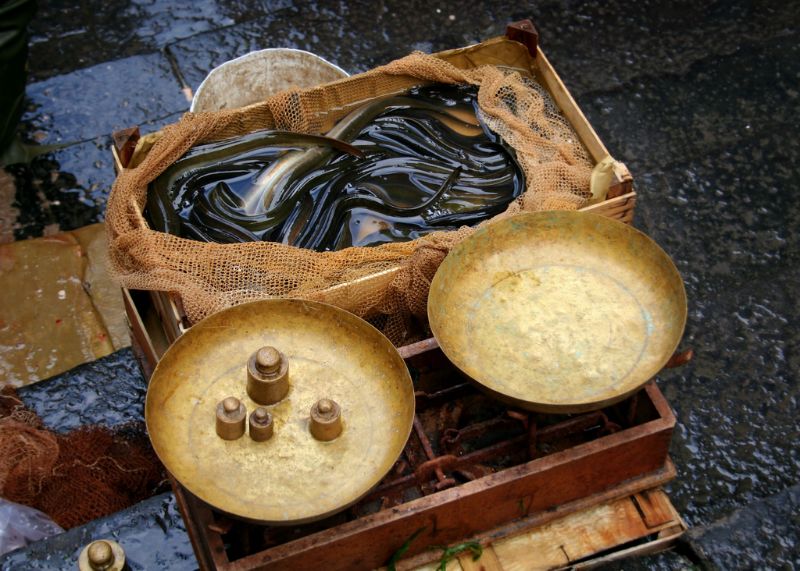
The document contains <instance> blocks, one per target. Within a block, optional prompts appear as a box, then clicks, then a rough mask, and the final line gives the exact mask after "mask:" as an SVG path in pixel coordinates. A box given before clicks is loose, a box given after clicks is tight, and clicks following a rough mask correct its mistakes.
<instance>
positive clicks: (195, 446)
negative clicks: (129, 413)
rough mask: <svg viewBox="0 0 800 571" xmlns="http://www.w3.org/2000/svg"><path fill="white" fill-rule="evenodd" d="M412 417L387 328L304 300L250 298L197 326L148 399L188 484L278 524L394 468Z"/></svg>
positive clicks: (346, 495) (152, 425)
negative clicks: (386, 332)
mask: <svg viewBox="0 0 800 571" xmlns="http://www.w3.org/2000/svg"><path fill="white" fill-rule="evenodd" d="M264 347H271V348H273V349H276V350H277V351H274V350H273V349H265V350H264V351H261V352H259V350H260V349H262V348H264ZM254 368H255V369H257V370H254ZM251 377H252V378H251ZM286 380H288V386H287V385H285V384H284V388H288V392H287V391H285V390H283V389H280V386H279V385H281V383H284V382H285V381H286ZM265 387H266V390H262V389H265ZM276 387H277V388H276ZM251 394H252V395H254V396H256V398H257V400H258V402H257V401H255V400H253V398H251ZM230 397H233V399H231V398H230ZM269 400H276V401H277V402H274V403H267V404H264V402H265V401H269ZM236 401H238V402H236ZM240 407H241V410H240ZM259 407H260V410H257V409H259ZM312 408H313V409H314V411H312ZM312 415H314V419H313V420H312V418H311V417H312ZM332 415H336V416H335V419H334V416H332ZM245 417H246V418H247V420H246V421H245V420H244V419H245ZM331 419H334V420H335V421H336V423H338V424H335V425H334V424H331V422H332V420H331ZM413 419H414V389H413V385H412V382H411V377H410V375H409V373H408V369H407V368H406V365H405V363H404V362H403V359H402V358H401V357H400V355H399V353H398V352H397V350H396V349H395V348H394V346H392V344H391V343H390V342H389V340H388V339H386V337H384V336H383V335H382V334H381V333H380V332H379V331H378V330H377V329H375V328H374V327H372V326H371V325H369V324H368V323H367V322H365V321H363V320H362V319H359V318H358V317H356V316H354V315H352V314H350V313H348V312H346V311H344V310H341V309H338V308H335V307H333V306H330V305H326V304H322V303H317V302H308V301H300V300H279V299H274V300H266V301H257V302H252V303H247V304H243V305H239V306H236V307H232V308H230V309H226V310H223V311H221V312H219V313H216V314H214V315H212V316H210V317H208V318H206V319H204V320H203V321H201V322H200V323H198V324H196V325H195V326H193V327H192V328H191V329H190V330H189V331H188V332H187V333H185V334H184V335H183V336H182V337H180V338H179V339H178V340H177V341H176V342H175V343H174V344H173V345H172V346H171V347H170V348H169V350H168V351H167V352H166V353H165V354H164V356H163V358H162V359H161V361H160V362H159V363H158V366H157V367H156V369H155V371H154V373H153V377H152V379H151V381H150V386H149V389H148V391H147V401H146V405H145V420H146V422H147V430H148V432H149V434H150V439H151V440H152V443H153V448H154V449H155V451H156V453H157V454H158V457H159V458H160V459H161V461H162V462H163V463H164V465H165V466H166V468H167V470H169V471H170V473H172V475H173V476H174V477H175V478H176V479H177V480H178V481H179V482H180V483H181V485H183V486H184V487H185V488H186V489H188V490H189V491H190V492H191V493H192V494H194V495H195V496H197V497H198V498H200V499H201V500H202V501H204V502H206V503H207V504H209V505H211V506H212V507H214V508H217V509H219V510H221V511H223V512H225V513H228V514H230V515H233V516H236V517H239V518H243V519H246V520H250V521H254V522H258V523H267V524H271V525H281V524H297V523H305V522H309V521H313V520H316V519H321V518H323V517H325V516H328V515H331V514H333V513H335V512H338V511H340V510H342V509H344V508H346V507H347V506H349V505H351V504H353V503H354V502H356V501H357V500H358V499H360V498H361V497H362V496H363V495H364V494H366V493H367V492H368V491H369V490H370V489H371V488H372V487H374V486H375V485H376V484H377V483H378V482H379V481H380V480H381V479H382V478H383V476H384V475H385V474H386V473H387V472H388V471H389V470H390V469H391V467H392V465H393V464H394V462H395V461H396V460H397V458H398V456H399V455H400V453H401V452H402V450H403V447H404V446H405V444H406V440H407V439H408V436H409V434H410V432H411V426H412V423H413ZM332 427H333V428H332ZM226 438H227V439H226Z"/></svg>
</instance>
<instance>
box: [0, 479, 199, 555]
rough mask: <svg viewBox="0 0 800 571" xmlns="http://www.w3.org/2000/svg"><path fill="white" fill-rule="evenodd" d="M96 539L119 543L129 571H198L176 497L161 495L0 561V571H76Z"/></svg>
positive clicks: (34, 544) (168, 494)
mask: <svg viewBox="0 0 800 571" xmlns="http://www.w3.org/2000/svg"><path fill="white" fill-rule="evenodd" d="M98 539H113V540H114V541H116V542H117V543H119V544H120V545H121V546H122V548H123V549H124V550H125V560H126V563H127V565H128V566H129V567H130V569H131V571H150V570H154V569H169V570H170V571H190V570H195V569H197V568H198V565H197V560H196V559H195V557H194V552H193V551H192V545H191V543H190V542H189V536H188V535H187V534H186V528H185V527H184V525H183V520H181V515H180V512H179V511H178V506H177V504H176V503H175V496H173V495H172V493H166V494H161V495H159V496H154V497H152V498H150V499H149V500H145V501H143V502H140V503H138V504H136V505H135V506H132V507H130V508H128V509H125V510H122V511H120V512H117V513H115V514H113V515H110V516H108V517H104V518H100V519H96V520H94V521H93V522H91V523H88V524H86V525H84V526H81V527H76V528H74V529H71V530H69V531H67V532H65V533H62V534H60V535H57V536H55V537H51V538H49V539H45V540H42V541H38V542H36V543H33V544H31V545H29V546H27V547H24V548H21V549H17V550H16V551H12V552H11V553H9V554H7V555H5V556H0V570H2V571H12V570H13V571H17V570H19V569H26V570H30V571H60V570H62V569H77V568H78V556H79V555H80V553H81V550H82V549H83V548H84V546H86V545H88V544H89V543H91V542H92V541H95V540H98Z"/></svg>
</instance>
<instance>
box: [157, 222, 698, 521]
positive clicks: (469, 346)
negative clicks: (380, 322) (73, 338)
mask: <svg viewBox="0 0 800 571" xmlns="http://www.w3.org/2000/svg"><path fill="white" fill-rule="evenodd" d="M428 317H429V320H430V325H431V329H432V331H433V333H434V335H435V337H436V339H437V341H438V342H439V345H440V346H441V348H442V350H443V351H444V353H445V355H446V356H447V357H448V358H449V359H450V360H451V361H452V362H453V363H454V364H455V365H456V366H457V367H458V368H459V369H460V370H461V371H462V372H464V373H465V374H466V375H467V376H469V377H470V378H471V379H472V380H473V381H475V382H476V383H478V385H479V386H480V387H481V388H482V389H484V390H486V391H487V392H489V393H490V394H492V395H494V396H496V397H497V398H498V399H500V400H503V401H505V402H508V403H509V404H511V405H513V406H519V407H521V408H525V409H528V410H532V411H540V412H547V413H574V412H582V411H587V410H594V409H597V408H602V407H604V406H608V405H610V404H613V403H614V402H617V401H619V400H622V399H624V398H625V397H626V396H628V395H629V394H631V393H633V392H634V391H636V390H637V389H639V388H640V387H641V386H642V385H643V384H644V383H646V382H647V381H649V380H650V379H651V378H652V377H653V376H654V375H655V374H656V373H658V371H659V370H660V369H661V368H662V367H663V366H664V364H665V363H666V362H667V360H668V359H669V358H670V357H671V356H672V354H673V352H674V351H675V349H676V348H677V345H678V342H679V341H680V338H681V336H682V333H683V329H684V326H685V322H686V294H685V291H684V288H683V282H682V281H681V278H680V275H679V274H678V272H677V270H676V268H675V266H674V264H673V263H672V261H671V260H670V259H669V257H668V256H667V255H666V254H665V253H664V252H663V250H661V249H660V248H659V247H658V246H657V245H656V244H655V243H654V242H653V241H652V240H650V239H649V238H648V237H647V236H645V235H644V234H642V233H640V232H638V231H636V230H634V229H633V228H631V227H629V226H627V225H625V224H622V223H620V222H616V221H613V220H609V219H607V218H604V217H601V216H595V215H590V214H586V213H577V212H541V213H534V214H522V215H517V216H513V217H510V218H507V219H504V220H501V221H498V222H495V223H492V224H488V225H486V226H484V227H482V228H480V229H479V230H477V231H476V232H475V233H474V234H473V235H472V236H471V237H469V238H468V239H466V240H464V241H462V242H461V243H459V244H458V245H457V246H456V247H454V248H453V250H452V251H451V252H450V254H449V255H448V256H447V258H446V259H445V260H444V262H443V263H442V265H441V266H440V268H439V270H438V271H437V273H436V275H435V277H434V280H433V282H432V284H431V290H430V295H429V299H428ZM145 418H146V422H147V428H148V431H149V434H150V438H151V441H152V443H153V448H154V449H155V451H156V453H157V454H158V456H159V458H160V459H161V461H162V462H163V463H164V465H165V466H166V468H167V469H168V470H169V471H170V472H171V473H172V475H173V476H174V477H175V478H176V479H177V480H178V481H179V482H180V483H181V484H182V485H183V486H184V487H185V488H186V489H187V490H188V491H189V492H191V493H192V494H194V495H195V496H196V497H198V498H199V499H201V500H202V501H204V502H206V503H207V504H209V505H211V506H213V507H215V508H217V509H219V510H221V511H223V512H225V513H227V514H230V515H232V516H235V517H239V518H242V519H245V520H249V521H254V522H258V523H264V524H270V525H287V524H301V523H307V522H311V521H315V520H318V519H322V518H324V517H326V516H329V515H332V514H334V513H337V512H339V511H341V510H342V509H345V508H346V507H348V506H349V505H352V504H353V503H355V502H356V501H358V500H359V499H360V498H361V497H363V496H364V495H365V494H366V493H367V492H368V491H369V490H370V489H372V488H373V487H374V486H375V485H376V484H377V483H378V482H379V481H380V480H381V479H382V478H383V477H384V476H385V475H386V474H387V473H388V471H389V470H390V469H391V467H392V465H393V464H394V462H395V461H396V460H397V458H398V457H399V455H400V454H401V453H402V450H403V448H404V446H405V444H406V441H407V439H408V436H409V434H410V432H411V427H412V424H413V418H414V389H413V385H412V382H411V378H410V375H409V373H408V370H407V368H406V366H405V363H404V362H403V360H402V358H401V357H400V355H399V353H398V352H397V350H396V349H395V348H394V347H393V346H392V345H391V343H390V342H389V340H388V339H386V338H385V337H384V336H383V335H382V334H381V333H380V332H379V331H377V330H376V329H374V328H373V327H372V326H371V325H369V324H368V323H366V322H365V321H363V320H361V319H359V318H357V317H355V316H354V315H352V314H350V313H347V312H345V311H343V310H340V309H338V308H335V307H332V306H329V305H325V304H321V303H316V302H306V301H300V300H291V299H286V300H279V299H274V300H265V301H258V302H252V303H247V304H243V305H239V306H236V307H233V308H229V309H226V310H223V311H221V312H219V313H216V314H214V315H212V316H210V317H208V318H206V319H205V320H203V321H201V322H200V323H198V324H197V325H195V326H193V327H192V328H191V329H190V330H189V331H188V332H187V333H186V334H184V335H183V336H182V337H180V338H179V339H178V340H177V341H176V342H175V343H174V344H173V345H172V346H171V347H170V348H169V350H168V351H167V352H166V353H165V354H164V356H163V358H162V359H161V361H160V362H159V364H158V366H157V367H156V370H155V372H154V373H153V377H152V379H151V381H150V387H149V389H148V393H147V401H146V406H145Z"/></svg>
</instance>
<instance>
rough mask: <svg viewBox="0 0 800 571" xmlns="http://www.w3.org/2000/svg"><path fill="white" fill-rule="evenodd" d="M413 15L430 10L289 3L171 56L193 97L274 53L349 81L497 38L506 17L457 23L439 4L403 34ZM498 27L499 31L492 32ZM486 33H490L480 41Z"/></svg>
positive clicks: (185, 44) (496, 14)
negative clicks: (205, 84)
mask: <svg viewBox="0 0 800 571" xmlns="http://www.w3.org/2000/svg"><path fill="white" fill-rule="evenodd" d="M411 12H416V13H420V12H430V6H429V5H428V4H427V3H423V2H418V1H412V2H410V3H404V4H403V5H402V8H401V7H400V6H398V5H395V4H393V3H374V2H366V1H360V2H345V1H343V0H341V1H339V2H335V3H315V2H294V3H292V4H291V5H289V4H287V5H286V6H285V7H283V8H281V9H277V10H274V11H272V12H271V13H270V14H269V15H268V16H266V17H264V18H260V19H258V20H255V21H252V22H248V23H246V24H243V25H240V26H235V27H231V28H226V29H222V30H218V31H215V32H211V33H207V34H199V35H197V36H194V37H192V38H189V39H186V40H182V41H179V42H176V43H175V44H171V45H170V46H169V51H170V53H171V54H173V55H174V57H175V59H176V61H177V62H178V66H179V68H180V70H181V72H182V73H183V74H184V77H185V79H186V82H187V83H188V84H189V86H191V87H192V88H193V89H197V86H198V85H199V84H200V82H201V81H202V80H203V78H205V76H206V74H207V73H208V72H209V71H210V70H211V69H213V68H214V67H216V66H217V65H219V64H221V63H223V62H225V61H228V60H230V59H233V58H234V57H238V56H240V55H243V54H246V53H248V52H250V51H253V50H258V49H264V48H274V47H287V48H296V49H303V50H308V51H310V52H313V53H315V54H317V55H319V56H322V57H323V58H325V59H327V60H328V61H330V62H332V63H334V64H336V65H338V66H339V67H341V68H342V69H344V70H345V71H347V72H348V73H351V74H352V73H358V72H361V71H366V70H367V69H370V68H372V67H375V66H377V65H381V64H384V63H387V62H389V61H391V60H393V59H396V58H398V57H402V56H404V55H406V54H408V53H409V52H411V51H413V50H423V51H427V52H430V51H439V50H443V49H449V48H455V47H461V46H464V45H468V44H471V43H475V42H479V41H481V40H482V39H483V38H486V37H490V36H492V35H498V34H502V33H504V30H505V22H507V21H508V16H507V14H509V13H510V10H508V8H507V7H504V6H503V5H502V4H493V5H492V6H491V8H489V7H488V6H482V7H481V8H478V7H475V9H474V10H472V11H471V12H470V16H469V18H468V19H463V18H462V16H461V14H462V13H463V5H460V4H458V3H456V2H450V3H447V2H445V3H440V4H437V8H436V9H435V10H434V12H433V13H432V14H430V16H429V17H428V18H425V19H424V20H420V21H416V22H415V24H414V25H413V26H408V25H405V23H404V20H405V19H406V18H407V17H408V13H411ZM457 14H458V16H456V15H457ZM451 15H452V16H453V17H454V19H453V20H451V19H450V16H451ZM496 21H498V22H503V25H502V26H499V27H498V26H495V24H496ZM487 29H491V30H492V31H491V32H490V33H485V32H486V30H487ZM365 31H369V32H368V33H365Z"/></svg>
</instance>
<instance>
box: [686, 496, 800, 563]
mask: <svg viewBox="0 0 800 571" xmlns="http://www.w3.org/2000/svg"><path fill="white" fill-rule="evenodd" d="M689 536H690V540H691V542H692V543H693V544H694V545H695V547H696V549H697V551H698V552H699V553H700V554H701V555H703V556H704V557H705V559H706V560H710V561H712V562H713V563H714V564H716V565H717V566H718V567H719V568H720V569H785V570H787V571H788V570H793V569H798V568H800V486H792V487H791V488H787V489H786V490H784V491H783V492H781V493H779V494H776V495H774V496H771V497H769V498H766V499H763V500H760V501H757V502H754V503H753V504H751V505H749V506H748V507H747V509H744V510H738V511H736V512H733V513H732V514H731V515H730V516H728V517H725V518H723V519H721V520H719V521H717V522H715V523H713V524H712V525H710V526H708V527H705V528H697V529H694V530H692V531H691V532H690V533H689ZM787 553H788V554H789V556H788V557H787Z"/></svg>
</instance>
